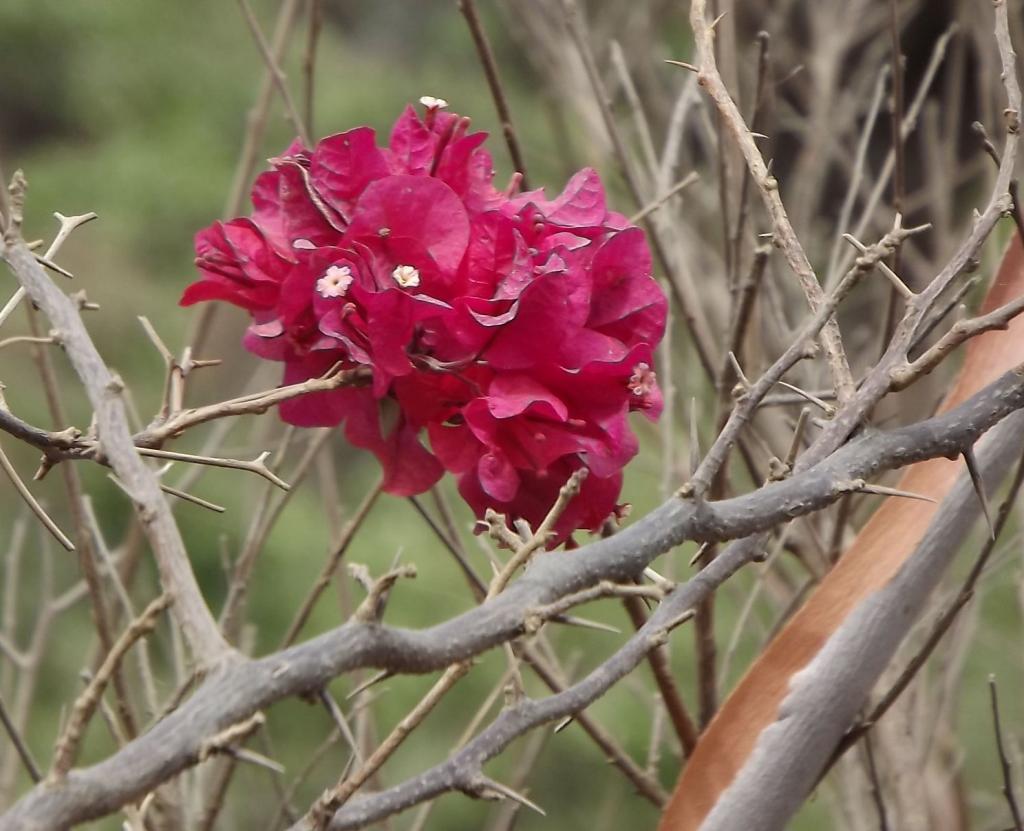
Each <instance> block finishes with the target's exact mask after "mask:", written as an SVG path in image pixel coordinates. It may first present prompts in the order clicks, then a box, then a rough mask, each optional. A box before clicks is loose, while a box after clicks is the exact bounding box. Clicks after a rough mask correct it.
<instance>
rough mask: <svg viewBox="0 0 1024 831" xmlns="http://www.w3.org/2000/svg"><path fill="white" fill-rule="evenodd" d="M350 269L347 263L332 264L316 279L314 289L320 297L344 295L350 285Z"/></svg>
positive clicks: (351, 278)
mask: <svg viewBox="0 0 1024 831" xmlns="http://www.w3.org/2000/svg"><path fill="white" fill-rule="evenodd" d="M352 280H353V277H352V269H351V268H349V267H348V266H347V265H341V266H338V265H332V266H331V267H330V268H328V269H327V271H325V272H324V276H323V277H321V278H320V279H319V280H317V281H316V290H317V292H319V294H320V296H321V297H344V296H345V292H347V291H348V287H349V286H351V285H352Z"/></svg>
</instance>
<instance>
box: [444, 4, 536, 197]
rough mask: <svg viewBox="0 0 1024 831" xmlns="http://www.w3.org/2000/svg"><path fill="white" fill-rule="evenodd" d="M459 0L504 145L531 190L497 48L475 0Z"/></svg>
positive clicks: (522, 180)
mask: <svg viewBox="0 0 1024 831" xmlns="http://www.w3.org/2000/svg"><path fill="white" fill-rule="evenodd" d="M458 3H459V11H461V12H462V16H463V17H465V18H466V24H467V25H468V26H469V33H470V35H472V37H473V44H474V46H476V52H477V55H478V56H479V57H480V65H481V66H482V67H483V70H484V77H485V78H486V79H487V86H488V87H489V88H490V90H491V98H492V99H494V108H495V109H496V110H497V111H498V120H499V121H500V122H501V133H502V135H503V136H504V137H505V144H506V145H507V146H508V155H509V157H510V158H511V159H512V167H513V168H514V169H515V170H516V172H518V173H519V174H520V175H521V177H522V178H521V180H520V182H521V184H522V188H523V190H529V189H530V186H529V184H528V182H529V180H528V178H527V175H526V161H525V160H524V158H523V151H522V148H521V147H520V146H519V139H518V138H516V131H515V127H513V125H512V111H511V110H510V109H509V105H508V97H507V96H506V95H505V88H504V86H503V85H502V83H501V75H500V74H499V72H498V63H497V61H496V60H495V59H494V50H493V49H491V43H490V41H489V40H488V39H487V32H486V31H485V30H484V27H483V24H482V23H481V22H480V16H479V15H478V14H477V11H476V3H475V2H474V1H473V0H458Z"/></svg>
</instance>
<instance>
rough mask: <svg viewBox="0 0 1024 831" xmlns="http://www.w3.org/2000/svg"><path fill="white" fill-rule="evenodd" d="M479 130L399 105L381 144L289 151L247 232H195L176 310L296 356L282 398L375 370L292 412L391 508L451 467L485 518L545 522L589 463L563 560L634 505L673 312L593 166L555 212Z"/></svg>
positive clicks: (287, 413)
mask: <svg viewBox="0 0 1024 831" xmlns="http://www.w3.org/2000/svg"><path fill="white" fill-rule="evenodd" d="M468 130H469V119H467V118H462V117H459V116H457V115H454V114H452V113H447V112H444V111H443V110H441V109H438V108H428V109H427V111H426V113H425V115H424V116H423V117H420V116H419V115H418V114H417V112H416V111H415V110H414V109H413V108H412V107H408V108H406V110H405V112H403V113H402V115H401V116H400V117H399V119H398V121H397V122H396V124H395V126H394V128H393V129H392V131H391V137H390V141H389V142H388V146H387V147H378V146H377V141H376V135H375V133H374V131H373V130H372V129H370V128H369V127H357V128H355V129H353V130H349V131H348V132H345V133H340V134H338V135H334V136H329V137H327V138H325V139H323V140H322V141H320V142H319V144H317V146H316V147H315V148H313V149H308V148H305V147H303V146H302V145H301V144H300V143H299V142H295V143H293V144H292V145H291V146H290V147H289V148H288V149H287V150H286V151H285V152H284V153H283V154H282V155H281V156H279V157H278V158H276V159H273V160H271V164H272V168H271V169H270V170H269V171H267V172H265V173H263V174H261V175H260V176H259V177H258V178H257V180H256V182H255V184H254V186H253V192H252V202H253V208H254V209H253V212H252V215H251V216H250V217H244V218H239V219H233V220H231V221H230V222H215V223H214V224H213V225H211V226H210V227H208V228H205V229H203V230H202V231H200V232H199V233H198V234H197V235H196V264H197V266H198V268H199V271H200V273H201V275H202V278H201V279H200V280H199V281H198V282H196V283H193V284H192V285H191V286H189V287H188V288H187V289H186V290H185V293H184V295H183V297H182V300H181V302H182V305H190V304H192V303H196V302H199V301H204V300H222V301H227V302H228V303H233V304H234V305H236V306H240V307H241V308H243V309H246V310H247V311H248V312H249V313H250V314H251V316H252V325H250V327H249V329H248V331H247V332H246V335H245V339H244V343H245V346H246V348H247V349H249V351H251V352H253V353H254V354H256V355H258V356H259V357H261V358H266V359H268V360H273V361H281V362H283V363H284V365H285V371H284V381H285V383H295V382H299V381H303V380H306V379H309V378H312V377H316V376H318V375H322V374H323V373H324V372H326V371H328V370H329V369H330V368H331V367H333V366H335V365H338V364H340V365H341V366H343V367H356V366H368V367H370V368H371V369H372V382H371V383H369V384H367V385H366V386H361V387H351V388H344V389H339V390H335V391H332V392H326V393H311V394H308V395H305V396H302V397H299V398H296V399H293V400H291V401H288V402H285V403H284V404H282V405H281V407H280V412H281V417H282V418H283V419H284V420H285V421H287V422H289V423H291V424H296V425H300V426H335V425H344V430H345V435H346V437H347V438H348V440H349V441H350V442H351V443H352V444H354V445H357V446H359V447H362V448H366V449H368V450H370V451H372V452H373V453H374V454H375V455H376V456H377V458H378V459H379V460H380V463H381V465H382V467H383V469H384V489H385V490H386V491H388V492H390V493H394V494H398V495H403V496H405V495H411V494H416V493H421V492H423V491H424V490H427V489H428V488H430V487H431V486H432V485H433V484H435V483H436V482H437V480H438V479H439V478H440V477H441V476H442V475H443V473H444V471H445V470H448V471H450V472H451V473H452V474H454V475H455V476H456V477H457V478H458V484H459V492H460V493H461V494H462V496H463V498H464V499H465V500H466V502H467V503H468V504H469V505H470V507H471V508H472V509H473V511H474V512H475V513H476V514H477V516H483V513H484V511H485V510H486V509H487V508H494V509H495V510H498V511H500V512H502V513H505V514H507V515H509V517H510V519H525V520H526V521H527V522H528V523H530V525H531V526H532V527H537V525H539V524H540V522H541V521H542V520H543V518H544V516H545V515H546V514H547V512H548V511H549V510H550V508H551V506H552V505H553V504H554V501H555V499H556V497H557V495H558V490H559V488H560V487H561V486H562V485H563V484H564V483H565V481H566V479H568V477H569V476H570V475H571V474H572V473H573V472H574V471H576V470H579V469H580V468H586V469H587V471H588V474H589V475H588V476H587V477H586V479H585V480H584V483H583V486H582V490H581V492H580V494H579V495H578V496H577V497H576V498H575V499H573V501H572V502H571V503H570V505H569V507H568V509H567V510H566V511H565V512H564V514H563V515H562V516H561V519H560V520H559V522H558V525H557V528H556V532H557V539H556V540H553V541H552V545H555V544H557V543H560V542H563V541H565V540H567V539H569V537H570V535H571V534H572V533H573V532H574V531H576V530H580V529H586V530H590V531H595V530H598V529H599V528H600V527H601V525H602V524H603V522H604V521H605V520H606V519H607V518H608V517H609V516H611V515H613V514H615V513H617V512H618V511H619V510H620V508H621V506H620V505H618V499H619V494H620V491H621V488H622V469H623V467H624V466H625V464H626V463H627V462H628V461H629V460H630V459H631V458H632V457H633V456H634V455H635V454H636V451H637V441H636V437H635V435H634V433H633V431H632V429H631V428H630V425H629V423H628V416H629V413H630V411H632V410H639V411H641V412H642V413H643V414H644V415H645V416H647V417H648V418H650V419H652V420H654V419H657V418H658V416H659V415H660V412H661V404H662V402H661V392H660V390H659V389H658V384H657V380H656V377H655V374H654V371H653V369H652V367H653V365H654V360H653V358H654V355H653V352H654V348H655V347H656V346H657V344H658V342H659V341H660V340H661V338H662V335H663V334H664V329H665V315H666V305H667V304H666V299H665V295H664V293H663V292H662V290H661V288H660V286H659V285H658V283H657V281H656V280H655V279H654V278H653V277H652V275H651V256H650V252H649V250H648V247H647V242H646V240H645V239H644V235H643V233H642V232H641V231H640V229H638V228H636V227H635V226H632V225H630V224H629V222H628V221H627V220H626V218H625V217H623V216H622V215H621V214H617V213H615V212H613V211H610V210H608V207H607V205H606V201H605V191H604V187H603V185H602V184H601V180H600V178H599V177H598V175H597V173H596V172H594V171H593V170H590V169H586V170H582V171H580V172H579V173H577V174H576V175H575V176H573V177H572V179H571V180H570V181H569V183H568V184H567V185H566V188H565V190H564V191H563V192H562V193H561V194H560V195H558V196H557V197H555V198H554V199H550V200H549V199H547V198H546V196H545V195H544V192H543V191H531V192H527V193H518V192H517V190H518V188H517V185H518V177H514V178H513V181H512V184H511V185H510V186H509V187H508V188H507V189H506V190H504V191H499V190H497V189H496V188H495V187H494V184H493V179H494V171H493V167H492V162H491V156H490V154H489V153H488V152H487V150H486V149H485V148H484V146H483V145H484V141H485V139H486V137H487V136H486V134H485V133H470V132H468ZM424 439H426V440H427V441H428V442H429V449H428V446H427V445H426V444H424Z"/></svg>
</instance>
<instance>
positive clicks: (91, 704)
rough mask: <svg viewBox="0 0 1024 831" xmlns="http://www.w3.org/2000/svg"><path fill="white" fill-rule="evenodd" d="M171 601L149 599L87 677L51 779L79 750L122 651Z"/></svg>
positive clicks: (64, 769) (149, 628)
mask: <svg viewBox="0 0 1024 831" xmlns="http://www.w3.org/2000/svg"><path fill="white" fill-rule="evenodd" d="M170 605H171V595H169V594H162V595H160V597H158V598H156V600H154V601H152V602H151V603H150V604H149V605H148V606H147V607H146V609H145V611H143V613H142V614H141V615H139V617H138V618H136V619H135V620H134V621H132V623H131V625H130V626H129V627H128V628H127V629H126V630H125V631H124V632H123V633H122V634H121V637H119V638H118V639H117V641H116V642H115V643H114V645H113V647H111V650H110V652H109V653H107V656H106V658H104V659H103V663H102V664H101V665H100V668H99V669H98V670H97V671H96V674H95V675H94V676H93V677H92V680H90V681H89V685H88V686H87V687H86V688H85V690H84V691H83V692H82V694H81V695H80V696H79V697H78V699H77V700H76V701H75V704H74V706H73V707H72V708H71V715H70V716H69V717H68V723H67V726H66V727H65V728H64V732H63V733H62V734H61V737H60V739H59V740H58V741H57V747H56V749H55V750H54V754H53V766H52V769H51V771H50V776H49V779H50V780H51V781H54V780H59V779H61V778H63V777H64V775H65V774H66V773H67V771H68V768H70V767H71V765H72V764H73V763H74V761H75V756H76V755H77V753H78V746H79V742H80V741H81V739H82V733H83V731H84V730H85V727H86V725H87V724H88V723H89V719H91V718H92V716H93V713H95V712H96V707H97V706H98V705H99V702H100V697H101V696H102V695H103V690H104V689H105V688H106V686H107V682H109V681H110V679H111V677H112V676H113V674H114V670H115V669H116V668H117V665H118V664H119V663H120V662H121V659H122V658H123V657H124V655H125V653H126V652H127V651H128V650H129V649H131V647H132V644H134V643H135V642H136V641H137V640H139V638H141V637H143V636H145V635H147V634H149V633H150V632H152V631H153V627H154V626H156V620H157V618H158V617H159V616H160V614H161V613H162V612H163V611H164V609H166V608H167V607H168V606H170Z"/></svg>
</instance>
